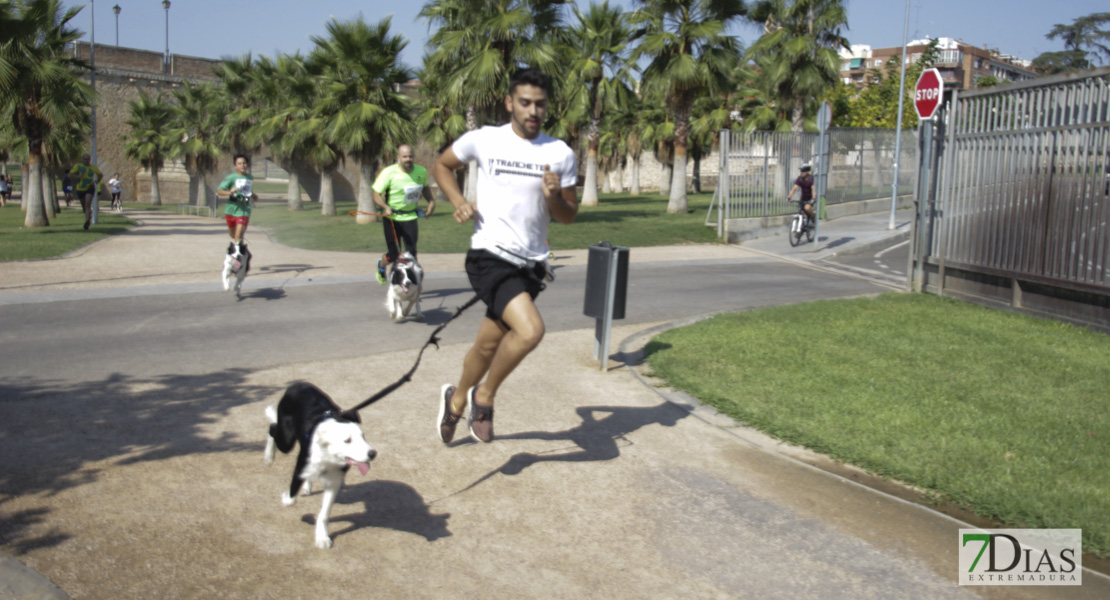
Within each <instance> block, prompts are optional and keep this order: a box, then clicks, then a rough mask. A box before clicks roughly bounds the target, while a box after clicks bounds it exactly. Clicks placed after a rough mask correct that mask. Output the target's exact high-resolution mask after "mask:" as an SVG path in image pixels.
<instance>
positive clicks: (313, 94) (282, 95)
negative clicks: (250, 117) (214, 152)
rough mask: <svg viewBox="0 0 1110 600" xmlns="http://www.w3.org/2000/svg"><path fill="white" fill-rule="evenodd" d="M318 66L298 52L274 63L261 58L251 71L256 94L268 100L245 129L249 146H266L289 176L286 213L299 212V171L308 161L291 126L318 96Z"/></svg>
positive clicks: (307, 116)
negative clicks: (253, 121) (248, 127)
mask: <svg viewBox="0 0 1110 600" xmlns="http://www.w3.org/2000/svg"><path fill="white" fill-rule="evenodd" d="M319 72H320V69H319V66H318V65H317V64H316V63H314V62H312V61H311V60H308V59H305V58H304V57H302V56H301V55H300V54H299V53H295V54H292V55H288V54H283V55H280V56H278V57H277V59H276V60H270V59H268V58H265V57H260V58H259V60H258V64H257V66H256V68H255V69H254V71H253V72H252V77H254V78H255V80H256V82H255V84H256V85H257V86H258V87H257V90H258V94H259V95H260V96H261V97H263V98H267V99H268V101H267V102H265V103H264V104H262V106H261V107H260V111H259V114H258V118H257V120H256V123H255V124H254V125H253V126H252V127H251V128H250V129H249V130H248V132H247V139H248V142H249V143H251V144H260V143H265V144H266V145H267V146H269V148H270V151H271V152H272V153H273V155H274V158H275V159H276V161H277V163H278V164H279V165H281V167H282V168H283V169H285V170H286V172H288V173H289V184H288V188H287V195H288V207H289V210H302V209H303V208H304V204H303V202H302V200H301V184H300V175H299V171H300V170H301V168H302V167H303V165H305V164H307V163H308V162H309V160H308V158H307V156H306V148H305V146H303V145H301V144H299V143H296V142H295V141H294V140H295V137H296V136H294V135H293V134H292V130H293V127H294V126H295V125H296V124H297V123H298V122H300V121H302V120H304V119H307V118H309V117H310V115H311V112H312V107H313V106H314V104H315V103H316V99H317V98H318V97H319V96H320V86H319V82H318V76H319Z"/></svg>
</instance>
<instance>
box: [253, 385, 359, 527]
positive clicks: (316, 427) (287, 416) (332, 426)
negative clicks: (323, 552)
mask: <svg viewBox="0 0 1110 600" xmlns="http://www.w3.org/2000/svg"><path fill="white" fill-rule="evenodd" d="M266 416H267V417H268V418H269V420H270V435H269V438H268V439H267V440H266V451H265V454H264V456H263V460H264V461H265V463H266V464H267V465H269V464H272V463H273V462H274V448H275V447H276V448H277V449H278V450H281V451H282V452H284V453H288V452H289V451H290V450H292V449H293V446H294V445H295V444H297V443H298V442H299V443H300V453H299V454H298V455H297V466H296V467H295V468H294V469H293V481H292V482H291V483H290V484H289V489H288V490H287V491H285V492H283V493H282V494H281V503H282V504H283V505H285V506H292V505H293V504H294V503H295V502H296V501H297V492H301V491H303V493H304V494H305V495H308V494H309V493H311V491H312V483H313V482H319V483H323V484H324V497H323V502H322V503H321V505H320V513H319V514H317V515H316V547H317V548H331V545H332V542H331V538H330V537H328V517H329V516H330V515H331V508H332V505H333V504H335V497H336V495H338V494H339V489H340V488H342V487H343V479H344V477H345V476H346V475H347V470H348V469H349V468H350V467H351V466H354V467H356V468H358V470H359V473H361V474H363V475H365V474H366V472H367V471H369V470H370V461H372V460H374V457H375V456H376V455H377V451H376V450H374V449H373V448H372V447H371V446H370V444H368V443H366V438H365V437H364V436H363V434H362V429H361V428H360V427H359V423H361V422H362V421H361V419H359V417H358V413H352V414H346V413H344V412H343V411H342V410H341V409H340V408H339V406H337V405H336V404H335V402H333V401H332V399H331V398H329V397H328V395H327V394H325V393H324V392H322V391H321V390H320V388H318V387H316V386H314V385H312V384H311V383H305V382H298V383H294V384H293V385H291V386H289V388H288V389H286V390H285V395H284V396H282V397H281V401H279V402H278V403H277V404H276V405H271V406H267V407H266Z"/></svg>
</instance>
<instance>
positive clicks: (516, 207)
mask: <svg viewBox="0 0 1110 600" xmlns="http://www.w3.org/2000/svg"><path fill="white" fill-rule="evenodd" d="M451 148H452V150H454V152H455V156H456V157H458V159H459V160H460V161H462V162H464V163H465V162H470V161H472V160H476V161H478V171H479V173H480V175H479V176H478V215H477V216H476V217H475V221H474V235H473V236H472V237H471V238H470V247H471V248H473V249H476V250H481V249H486V248H493V247H495V246H500V247H501V248H503V249H505V250H508V251H509V252H512V253H513V254H516V255H518V256H523V257H525V258H528V259H531V260H544V259H546V258H547V253H548V250H547V225H548V223H550V222H551V213H550V212H548V210H547V202H546V201H545V200H544V198H543V169H544V166H545V165H546V166H549V167H550V168H551V170H552V171H554V172H555V173H558V174H559V180H560V182H561V185H562V186H563V187H564V188H566V187H571V188H573V187H574V186H575V185H577V183H578V164H577V161H576V160H575V158H574V152H573V151H572V150H571V149H570V146H567V145H566V144H565V143H563V142H562V141H561V140H557V139H555V138H553V137H551V136H549V135H546V134H543V133H540V135H539V136H538V137H536V139H533V140H529V139H525V138H522V137H520V136H519V135H517V134H516V133H515V132H514V131H513V127H512V124H511V123H507V124H505V125H502V126H500V127H483V128H481V129H478V130H476V131H472V132H470V133H468V134H466V135H464V136H462V137H461V138H459V139H458V140H456V141H455V143H454V144H452V145H451Z"/></svg>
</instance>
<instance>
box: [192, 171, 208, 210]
mask: <svg viewBox="0 0 1110 600" xmlns="http://www.w3.org/2000/svg"><path fill="white" fill-rule="evenodd" d="M193 181H194V182H195V183H194V186H195V187H196V189H195V190H194V192H193V193H191V194H189V195H190V196H193V198H195V199H196V203H197V204H196V205H197V206H208V182H207V181H205V178H204V175H199V174H198V175H197V176H195V177H193Z"/></svg>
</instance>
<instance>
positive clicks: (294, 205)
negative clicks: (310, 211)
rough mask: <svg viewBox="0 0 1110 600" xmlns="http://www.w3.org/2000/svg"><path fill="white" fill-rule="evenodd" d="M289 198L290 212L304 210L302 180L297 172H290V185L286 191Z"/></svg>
mask: <svg viewBox="0 0 1110 600" xmlns="http://www.w3.org/2000/svg"><path fill="white" fill-rule="evenodd" d="M285 194H286V196H287V197H288V198H289V210H303V209H304V201H303V200H301V178H300V177H299V176H298V175H297V172H296V171H289V185H288V187H286V189H285Z"/></svg>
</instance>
